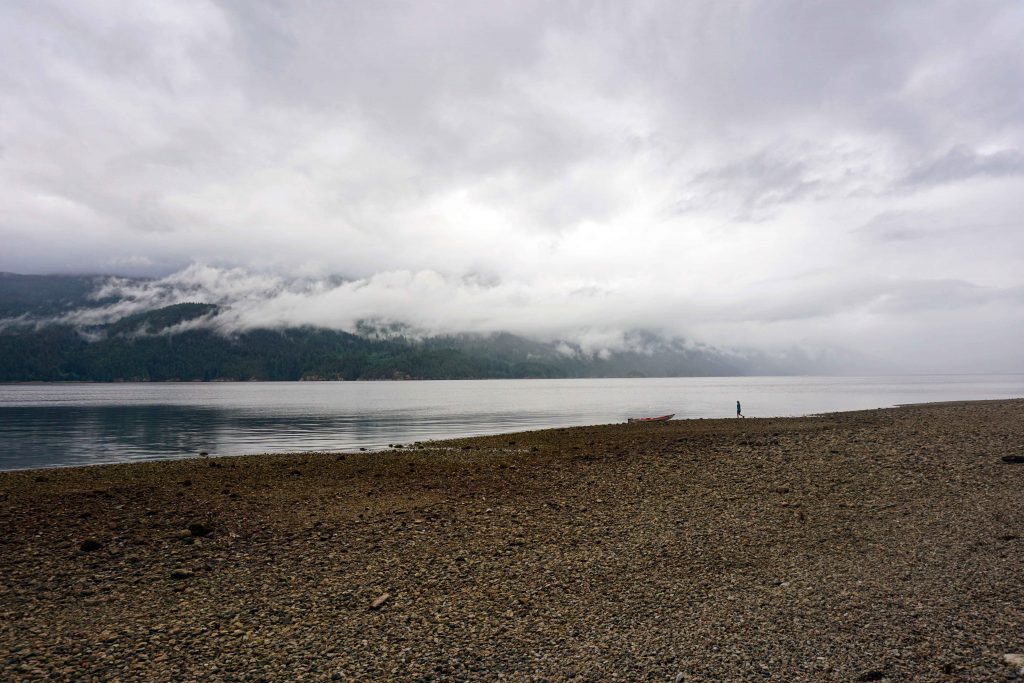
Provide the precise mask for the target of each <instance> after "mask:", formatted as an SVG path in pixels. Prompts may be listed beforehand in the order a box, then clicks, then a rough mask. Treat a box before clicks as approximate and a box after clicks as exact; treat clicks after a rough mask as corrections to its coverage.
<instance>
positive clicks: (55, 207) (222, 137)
mask: <svg viewBox="0 0 1024 683" xmlns="http://www.w3.org/2000/svg"><path fill="white" fill-rule="evenodd" d="M1021 35H1024V5H1022V4H1021V3H1019V2H1015V1H1013V0H1005V1H991V2H989V1H985V0H981V1H977V2H973V1H972V2H941V1H940V2H933V3H915V2H908V3H877V4H864V3H855V2H849V3H808V2H795V1H794V2H773V3H746V2H710V1H709V2H686V3H679V2H668V1H666V2H630V3H611V2H564V3H552V2H526V1H524V2H516V3H481V2H408V3H406V2H379V3H326V2H324V3H320V2H304V3H283V2H281V3H278V2H270V1H265V2H233V1H231V0H223V1H220V2H212V1H210V2H206V1H198V0H194V1H193V0H181V1H179V2H173V3H170V2H168V3H160V2H152V3H147V2H139V3H113V2H102V1H90V0H80V1H76V2H46V1H39V2H11V3H4V4H3V5H2V6H0V42H2V44H3V45H4V49H3V50H2V51H0V243H2V245H3V246H2V248H0V271H12V272H17V273H93V274H107V275H122V276H132V277H144V278H148V279H146V280H122V281H104V283H101V287H103V288H104V293H102V294H100V295H99V296H101V297H102V296H107V297H108V299H109V300H108V301H106V302H105V303H104V304H103V305H102V306H99V305H97V306H89V307H86V308H82V309H80V310H79V311H78V313H74V314H73V315H77V316H79V319H76V320H75V321H74V322H75V323H76V324H80V325H88V324H100V323H104V322H111V321H113V320H116V319H117V318H119V317H122V316H126V315H130V314H132V313H138V312H141V311H145V310H153V309H156V308H160V307H163V306H167V305H171V304H177V303H184V302H199V303H209V304H216V305H217V306H218V309H217V314H216V319H217V320H216V324H217V325H218V326H219V328H220V329H222V330H231V331H234V332H245V331H251V330H257V329H267V328H274V329H278V328H291V327H300V326H314V327H323V328H328V329H331V330H337V331H346V332H351V331H355V330H356V327H357V325H358V324H359V323H360V321H366V320H374V321H378V322H380V323H381V324H385V325H386V324H391V323H400V324H403V325H407V326H408V327H409V329H413V330H416V331H418V333H422V334H425V335H446V334H456V333H461V332H481V333H493V332H502V331H507V332H511V333H513V334H516V335H522V336H527V337H530V338H534V339H539V340H543V341H551V342H554V341H556V340H569V341H571V342H572V343H575V344H579V345H580V347H581V348H585V349H590V350H594V351H595V352H596V351H599V350H600V349H621V348H624V346H625V345H628V343H630V342H629V340H630V339H636V337H635V335H634V334H633V333H634V332H635V331H636V330H646V331H652V332H655V333H658V334H659V335H662V336H663V337H665V338H674V337H678V338H683V339H686V340H689V341H690V342H692V343H701V344H706V345H710V346H712V347H715V348H730V349H759V350H762V351H766V352H784V351H786V350H789V349H793V348H801V349H812V350H813V349H818V350H822V349H835V348H841V349H848V350H849V351H850V352H851V353H852V354H854V355H858V356H861V355H862V356H863V357H866V358H871V359H877V360H878V362H879V363H880V364H881V365H883V366H885V365H886V364H891V365H890V367H895V368H899V369H905V370H906V371H908V372H924V371H946V372H965V371H1018V372H1022V371H1024V354H1021V353H1020V351H1019V350H1018V347H1019V345H1020V342H1019V340H1020V339H1022V338H1024V218H1022V217H1024V97H1022V95H1021V93H1022V92H1024V41H1021V40H1020V36H1021ZM69 314H71V312H70V311H62V312H61V315H65V316H67V315H69ZM90 316H91V317H90ZM631 335H633V336H631Z"/></svg>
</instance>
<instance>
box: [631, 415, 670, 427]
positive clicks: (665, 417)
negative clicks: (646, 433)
mask: <svg viewBox="0 0 1024 683" xmlns="http://www.w3.org/2000/svg"><path fill="white" fill-rule="evenodd" d="M675 416H676V414H675V413H672V414H670V415H659V416H658V417H631V418H629V419H627V420H626V422H628V423H630V424H632V423H634V422H665V421H666V420H671V419H672V418H673V417H675Z"/></svg>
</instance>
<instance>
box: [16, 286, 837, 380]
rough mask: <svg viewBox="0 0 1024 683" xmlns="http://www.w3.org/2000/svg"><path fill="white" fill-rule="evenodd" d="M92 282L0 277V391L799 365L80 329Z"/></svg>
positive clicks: (469, 340)
mask: <svg viewBox="0 0 1024 683" xmlns="http://www.w3.org/2000/svg"><path fill="white" fill-rule="evenodd" d="M99 282H100V280H99V279H98V278H88V277H62V276H22V275H11V274H3V275H2V276H0V311H5V312H6V313H5V314H4V315H0V381H7V382H11V381H100V382H111V381H169V380H182V381H188V380H205V381H210V380H302V379H331V380H336V379H343V380H358V379H475V378H555V377H679V376H708V375H743V374H784V373H787V372H793V371H794V369H795V368H796V367H797V366H798V365H801V364H803V367H804V368H806V367H807V363H808V359H806V358H797V359H795V360H794V359H781V360H780V359H774V360H773V359H770V358H767V357H765V356H763V355H761V356H750V355H747V356H739V355H736V354H726V353H721V352H719V351H716V350H715V349H712V348H708V347H701V346H692V345H687V344H684V343H682V342H680V341H678V340H665V339H662V338H659V337H657V336H655V335H651V334H646V333H639V332H638V333H634V334H632V335H631V336H630V337H629V338H628V342H629V343H628V344H627V346H628V347H629V348H631V349H635V350H628V351H617V352H607V351H606V352H604V353H600V354H594V353H588V352H586V351H585V350H584V349H581V348H579V347H578V346H574V345H573V344H571V343H567V342H540V341H535V340H530V339H526V338H523V337H519V336H516V335H512V334H493V335H479V334H458V335H448V336H436V337H428V338H420V337H417V336H415V335H412V334H411V333H409V331H407V330H405V329H403V328H402V327H401V326H400V325H393V326H388V327H386V328H375V327H374V326H372V325H361V326H360V327H359V328H358V329H357V332H358V334H351V333H348V332H342V331H338V330H329V329H322V328H311V327H299V328H283V329H255V330H244V331H230V330H227V329H225V328H223V327H220V326H219V323H218V318H217V315H218V314H219V313H221V312H222V311H221V309H220V308H218V307H217V306H215V305H212V304H208V303H201V302H194V303H180V304H175V305H172V306H165V307H162V308H157V309H155V310H146V311H142V312H138V313H134V314H131V315H125V316H122V317H120V318H116V316H115V319H114V320H113V322H108V323H104V324H85V323H82V322H80V321H81V320H83V319H88V317H87V316H86V317H83V316H82V315H80V313H81V311H82V310H85V309H89V308H93V309H97V308H99V307H101V306H103V305H108V304H110V303H112V302H110V301H97V300H96V299H95V298H93V297H91V296H90V293H91V292H93V291H94V290H95V288H96V287H97V285H98V284H99ZM72 310H75V311H78V313H77V314H76V315H72V316H70V317H68V316H66V314H67V313H68V312H69V311H72ZM72 321H75V322H72ZM816 370H818V371H822V369H821V368H816ZM803 371H805V372H806V371H807V370H806V369H804V370H803ZM824 371H827V369H824Z"/></svg>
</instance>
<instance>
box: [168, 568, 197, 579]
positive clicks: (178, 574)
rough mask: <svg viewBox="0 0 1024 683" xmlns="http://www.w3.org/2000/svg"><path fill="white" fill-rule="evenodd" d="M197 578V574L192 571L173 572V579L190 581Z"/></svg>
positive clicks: (177, 570) (179, 570)
mask: <svg viewBox="0 0 1024 683" xmlns="http://www.w3.org/2000/svg"><path fill="white" fill-rule="evenodd" d="M193 576H195V572H193V571H192V570H191V569H175V570H174V571H172V572H171V578H172V579H190V578H192V577H193Z"/></svg>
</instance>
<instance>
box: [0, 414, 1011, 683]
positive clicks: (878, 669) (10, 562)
mask: <svg viewBox="0 0 1024 683" xmlns="http://www.w3.org/2000/svg"><path fill="white" fill-rule="evenodd" d="M1021 455H1024V400H1013V401H986V402H973V403H958V404H932V405H919V406H906V407H900V408H894V409H886V410H874V411H864V412H854V413H839V414H830V415H823V416H818V417H809V418H794V419H749V418H748V419H732V420H685V421H684V420H676V421H672V422H667V423H652V424H633V425H608V426H598V427H582V428H572V429H556V430H546V431H539V432H528V433H522V434H514V435H502V436H494V437H486V438H474V439H465V440H459V441H450V442H430V443H426V444H421V445H420V446H416V445H411V444H410V445H407V446H406V447H405V448H402V449H396V450H394V451H389V452H387V453H361V454H347V455H340V454H326V453H325V454H317V453H305V454H295V455H286V456H252V457H241V458H206V459H193V460H183V461H174V462H159V463H140V464H130V465H112V466H98V467H89V468H74V469H63V470H36V471H26V472H7V473H0V522H2V523H0V532H2V537H0V575H2V577H3V581H2V585H0V680H10V681H22V680H25V681H27V680H56V681H61V680H66V681H92V680H97V681H117V680H119V681H174V682H179V681H190V680H196V681H222V680H223V681H300V680H303V681H329V680H343V681H347V680H403V681H404V680H409V681H428V680H435V681H447V680H487V681H496V680H505V681H562V680H579V681H609V680H622V681H638V680H643V681H669V682H672V681H719V680H778V681H886V680H888V681H1016V680H1021V679H1022V678H1024V676H1022V675H1021V673H1020V671H1021V667H1022V666H1024V657H1022V658H1021V659H1019V660H1018V659H1014V655H1020V654H1022V653H1024V463H1019V462H1014V461H1013V460H1014V458H1013V457H1012V456H1021Z"/></svg>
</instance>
